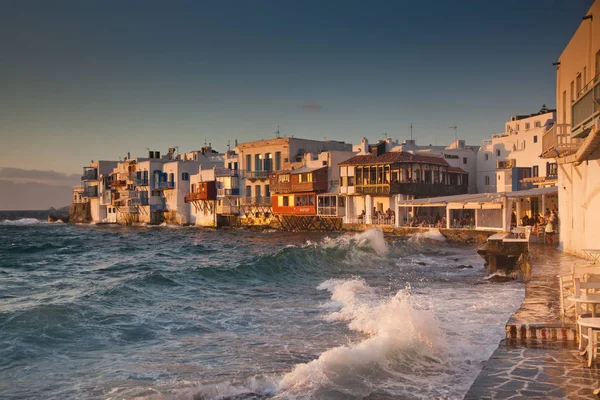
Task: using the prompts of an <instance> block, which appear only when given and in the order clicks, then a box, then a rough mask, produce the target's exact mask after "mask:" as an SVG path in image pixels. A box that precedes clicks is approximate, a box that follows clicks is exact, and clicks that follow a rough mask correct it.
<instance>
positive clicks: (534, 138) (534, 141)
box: [533, 135, 537, 143]
mask: <svg viewBox="0 0 600 400" xmlns="http://www.w3.org/2000/svg"><path fill="white" fill-rule="evenodd" d="M533 143H537V135H535V136H534V137H533Z"/></svg>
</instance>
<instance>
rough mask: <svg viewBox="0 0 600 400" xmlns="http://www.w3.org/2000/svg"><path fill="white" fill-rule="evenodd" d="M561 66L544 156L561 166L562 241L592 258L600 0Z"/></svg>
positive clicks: (596, 224)
mask: <svg viewBox="0 0 600 400" xmlns="http://www.w3.org/2000/svg"><path fill="white" fill-rule="evenodd" d="M565 39H566V38H565ZM565 41H566V40H565ZM557 66H558V67H557V69H556V85H557V87H556V105H557V112H556V113H557V124H556V125H555V127H553V129H550V130H548V132H546V134H545V135H544V138H543V151H542V157H544V158H545V159H546V161H548V162H555V163H556V164H557V166H558V167H557V171H558V184H557V186H558V187H559V190H558V205H559V206H558V215H559V221H560V222H559V226H558V231H559V242H560V246H561V247H562V248H563V249H564V251H566V252H569V253H573V254H576V255H579V256H581V257H589V255H588V253H586V252H585V251H584V250H585V249H596V248H598V244H597V242H598V240H597V238H598V237H599V236H600V213H599V212H598V210H600V179H598V177H599V176H600V121H599V119H600V78H599V77H600V1H598V0H596V1H594V3H593V4H592V6H591V7H590V8H589V10H588V12H587V13H586V14H585V16H584V17H583V19H582V21H581V23H580V25H579V27H578V28H577V30H576V31H575V33H574V34H573V36H572V37H571V39H570V40H569V41H568V44H567V46H566V47H565V48H564V50H563V52H562V53H561V54H560V57H558V62H557Z"/></svg>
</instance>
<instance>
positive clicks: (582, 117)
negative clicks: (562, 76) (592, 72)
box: [571, 76, 600, 138]
mask: <svg viewBox="0 0 600 400" xmlns="http://www.w3.org/2000/svg"><path fill="white" fill-rule="evenodd" d="M597 99H600V80H599V79H598V76H596V77H594V79H593V80H592V81H590V82H589V83H587V84H586V85H585V87H584V88H583V90H582V91H581V92H580V94H579V96H578V97H577V100H575V101H574V102H573V105H572V106H571V122H572V124H571V127H572V129H571V134H572V135H573V137H582V138H583V137H585V136H587V130H586V129H585V128H584V125H585V124H586V123H588V122H590V121H591V120H592V119H593V118H595V117H597V116H599V115H600V110H599V109H598V104H597Z"/></svg>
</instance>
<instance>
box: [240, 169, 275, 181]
mask: <svg viewBox="0 0 600 400" xmlns="http://www.w3.org/2000/svg"><path fill="white" fill-rule="evenodd" d="M270 173H271V172H270V171H245V172H244V176H245V177H246V179H267V178H268V177H269V174H270Z"/></svg>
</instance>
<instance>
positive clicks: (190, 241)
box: [0, 213, 524, 400]
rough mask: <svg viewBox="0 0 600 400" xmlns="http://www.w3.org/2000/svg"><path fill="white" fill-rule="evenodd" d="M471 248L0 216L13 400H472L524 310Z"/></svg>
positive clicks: (6, 369) (0, 307) (6, 388)
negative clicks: (472, 390)
mask: <svg viewBox="0 0 600 400" xmlns="http://www.w3.org/2000/svg"><path fill="white" fill-rule="evenodd" d="M486 277H487V272H486V269H485V268H484V264H483V260H482V259H481V258H480V257H479V256H478V255H477V254H476V251H475V245H457V244H451V243H448V242H446V241H445V240H444V238H443V236H441V235H440V234H439V232H437V231H435V230H433V231H431V232H428V233H426V234H417V235H415V236H413V237H411V238H409V239H405V238H393V239H390V238H385V237H384V235H383V233H382V232H381V231H380V230H377V229H371V230H368V231H365V232H362V233H284V232H278V231H261V232H257V231H251V230H244V229H239V228H236V229H219V230H214V229H202V228H195V227H172V226H139V227H125V226H116V225H69V224H64V223H60V222H56V223H50V222H45V221H44V219H43V218H39V216H38V217H37V218H36V217H32V215H25V214H23V213H21V214H19V213H13V214H0V398H2V399H42V398H43V399H114V400H116V399H190V400H208V399H236V400H241V399H331V400H334V399H336V400H337V399H373V400H375V399H461V398H463V396H464V394H465V393H466V392H467V390H468V389H469V387H470V385H471V384H472V382H473V381H474V379H475V378H476V376H477V375H478V373H479V372H480V370H481V368H482V364H483V362H485V361H486V360H487V359H488V358H489V357H490V355H491V354H492V352H493V351H494V350H495V349H496V348H497V347H498V344H499V342H500V340H501V339H503V338H504V336H505V331H504V326H505V324H506V321H507V320H508V318H509V317H510V315H511V314H512V313H513V312H514V311H515V310H516V309H517V308H518V307H519V305H520V304H521V302H522V300H523V297H524V285H523V284H522V283H519V282H516V281H514V282H507V283H488V282H487V281H486V280H485V278H486Z"/></svg>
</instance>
